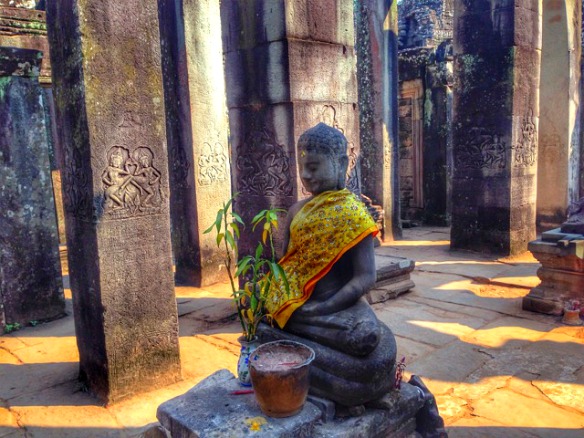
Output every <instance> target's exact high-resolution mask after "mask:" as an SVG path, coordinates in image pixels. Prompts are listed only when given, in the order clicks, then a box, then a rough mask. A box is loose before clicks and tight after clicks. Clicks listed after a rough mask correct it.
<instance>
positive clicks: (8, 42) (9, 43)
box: [0, 0, 65, 244]
mask: <svg viewBox="0 0 584 438" xmlns="http://www.w3.org/2000/svg"><path fill="white" fill-rule="evenodd" d="M8 5H10V6H8ZM17 6H18V7H17ZM34 6H35V5H34V2H33V1H28V2H27V1H24V2H22V1H21V2H18V1H12V0H10V1H9V0H4V1H3V0H0V46H6V47H19V48H22V49H35V50H40V51H41V52H43V62H42V65H41V70H40V73H39V82H40V83H41V85H42V86H43V100H44V102H43V106H44V108H45V114H47V126H50V127H51V128H50V131H51V133H52V134H53V135H52V136H49V151H50V152H51V153H50V158H51V160H50V164H51V174H52V180H53V195H54V197H55V206H56V208H57V223H58V230H59V243H62V244H64V243H65V217H64V214H63V202H62V199H61V198H62V196H61V173H60V170H59V169H60V168H61V164H60V163H61V161H60V160H59V155H60V146H59V144H58V140H57V135H56V132H57V131H56V125H55V116H54V106H55V105H54V102H53V95H52V90H51V88H50V87H51V62H50V57H49V40H48V37H47V23H46V17H45V12H44V11H39V10H35V9H26V8H28V7H34Z"/></svg>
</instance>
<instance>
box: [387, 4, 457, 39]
mask: <svg viewBox="0 0 584 438" xmlns="http://www.w3.org/2000/svg"><path fill="white" fill-rule="evenodd" d="M452 5H453V1H452V0H404V1H402V2H401V3H400V4H399V8H398V10H399V29H400V31H399V48H400V50H404V49H410V48H414V47H426V46H431V47H437V46H438V45H440V43H441V42H442V41H444V40H447V39H452V15H453V8H452Z"/></svg>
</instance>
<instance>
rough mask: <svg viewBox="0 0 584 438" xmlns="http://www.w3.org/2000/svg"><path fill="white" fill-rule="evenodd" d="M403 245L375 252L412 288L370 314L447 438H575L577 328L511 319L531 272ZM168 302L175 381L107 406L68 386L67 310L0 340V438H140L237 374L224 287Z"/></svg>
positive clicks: (434, 232) (555, 321) (436, 238)
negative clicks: (175, 317) (188, 397)
mask: <svg viewBox="0 0 584 438" xmlns="http://www.w3.org/2000/svg"><path fill="white" fill-rule="evenodd" d="M404 236H405V240H403V241H399V242H396V243H393V244H390V245H387V246H382V247H380V248H378V249H377V250H376V253H377V257H384V255H397V256H402V257H408V258H412V259H414V260H416V262H417V267H416V270H415V271H414V272H413V275H412V278H413V280H414V282H415V283H416V288H415V289H414V290H412V291H411V292H409V293H407V294H405V295H402V296H400V297H399V298H398V299H397V300H394V301H389V302H386V303H381V304H376V305H374V308H375V310H376V312H377V314H378V316H379V318H380V319H382V320H383V321H385V322H386V323H387V324H388V325H389V326H390V327H391V328H392V330H393V331H394V333H395V334H396V337H397V342H398V350H399V351H398V354H399V355H400V357H401V356H405V358H406V362H407V368H406V371H407V373H406V374H412V373H414V374H418V375H420V376H422V377H423V379H424V381H425V382H426V383H427V385H428V386H429V387H430V389H431V390H432V391H433V392H434V394H436V398H437V401H438V406H439V409H440V412H441V414H442V415H443V417H444V419H445V421H446V425H447V427H448V431H449V434H450V436H451V437H505V438H507V437H583V436H584V329H583V328H581V327H578V328H575V327H567V326H564V325H562V324H561V323H560V321H559V318H557V317H552V316H544V315H538V314H532V313H529V312H524V311H522V310H521V297H523V296H524V295H525V294H526V293H527V292H528V288H529V287H530V286H533V285H535V284H537V283H538V280H537V277H536V276H535V272H536V270H537V268H538V266H539V265H538V264H537V262H536V261H535V260H534V259H533V258H532V257H531V256H530V255H529V254H528V255H525V256H522V257H517V258H507V259H499V260H496V259H493V258H490V257H488V256H481V255H479V254H475V253H469V252H450V251H449V249H448V229H446V228H429V227H421V228H413V229H408V230H404ZM67 292H68V293H69V297H70V292H69V291H67ZM176 292H177V297H178V307H179V314H180V318H179V321H180V336H181V337H180V347H181V361H182V367H183V377H184V380H183V381H182V382H180V383H178V384H175V385H172V386H170V387H166V388H162V389H158V390H155V391H152V392H150V393H147V394H142V395H140V396H136V397H133V398H131V399H129V400H126V401H124V402H122V403H119V404H117V405H114V406H108V407H103V406H100V405H99V404H97V403H96V401H95V399H93V398H92V397H91V396H89V395H88V394H87V393H85V392H83V388H81V387H80V386H79V384H78V383H77V380H76V373H77V361H78V355H77V349H76V341H75V336H74V326H73V317H72V316H71V306H70V303H69V307H68V310H69V314H70V316H68V317H66V318H63V319H61V320H58V321H53V322H51V323H47V324H42V325H39V326H36V327H28V328H26V329H23V330H20V331H17V332H13V333H11V334H8V335H4V336H1V337H0V437H140V436H144V433H145V432H147V431H149V430H150V432H149V433H151V432H152V427H153V425H154V424H155V423H156V408H157V407H158V405H159V404H160V403H162V402H163V401H165V400H168V399H169V398H171V397H174V396H176V395H179V394H182V393H184V392H186V391H187V390H188V389H190V388H191V387H192V386H194V385H195V384H196V383H197V382H199V381H200V380H202V379H203V378H205V377H206V376H208V375H209V374H211V373H213V372H214V371H216V370H218V369H220V368H228V369H229V370H230V371H232V372H235V365H236V360H237V356H238V351H239V348H238V344H237V340H236V339H237V337H238V335H239V333H238V323H237V322H236V321H235V320H234V319H233V318H232V317H230V315H232V313H233V312H232V308H231V302H230V299H229V288H228V286H227V285H226V284H220V285H216V286H213V287H209V288H205V289H196V288H185V287H177V289H176ZM69 301H70V300H69ZM153 305H155V303H153Z"/></svg>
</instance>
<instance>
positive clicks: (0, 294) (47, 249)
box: [0, 47, 65, 333]
mask: <svg viewBox="0 0 584 438" xmlns="http://www.w3.org/2000/svg"><path fill="white" fill-rule="evenodd" d="M41 61H42V53H41V52H39V51H37V50H27V49H16V48H8V47H0V211H1V212H2V213H1V214H0V266H1V269H0V271H1V274H0V333H3V331H4V330H3V329H4V327H5V325H7V324H15V323H19V324H21V325H25V324H28V323H29V322H31V321H42V320H47V319H53V318H56V317H59V316H62V315H64V312H65V300H64V297H63V282H62V278H61V264H60V261H59V239H58V236H57V223H56V218H55V204H54V199H53V193H52V189H51V172H50V166H49V145H48V129H47V126H46V124H45V119H44V109H43V105H42V97H41V96H42V89H41V86H40V85H39V72H40V69H41Z"/></svg>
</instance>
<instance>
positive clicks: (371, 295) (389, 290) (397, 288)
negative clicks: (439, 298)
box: [366, 256, 416, 304]
mask: <svg viewBox="0 0 584 438" xmlns="http://www.w3.org/2000/svg"><path fill="white" fill-rule="evenodd" d="M375 263H376V264H377V282H376V283H375V286H374V287H373V289H371V290H370V291H369V292H368V293H367V295H366V298H367V301H368V302H369V304H375V303H382V302H384V301H387V300H391V299H395V298H397V297H398V296H399V295H401V294H402V293H405V292H407V291H409V290H410V289H411V288H413V287H414V286H415V284H414V282H413V281H412V280H411V278H410V273H411V272H412V271H413V270H414V268H415V266H416V262H415V261H413V260H410V259H407V258H404V257H392V256H377V257H376V258H375Z"/></svg>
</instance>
